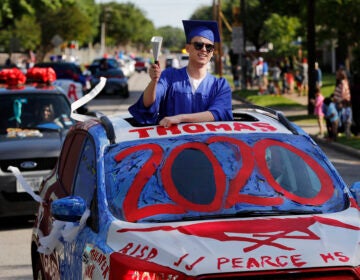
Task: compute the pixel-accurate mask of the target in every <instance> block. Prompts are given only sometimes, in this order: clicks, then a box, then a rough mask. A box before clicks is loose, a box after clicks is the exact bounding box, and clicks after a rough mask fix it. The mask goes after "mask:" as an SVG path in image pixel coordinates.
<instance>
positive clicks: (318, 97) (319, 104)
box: [310, 88, 325, 137]
mask: <svg viewBox="0 0 360 280" xmlns="http://www.w3.org/2000/svg"><path fill="white" fill-rule="evenodd" d="M310 101H311V103H312V104H313V105H314V115H315V116H316V118H317V122H318V126H319V134H318V135H319V137H324V132H325V128H324V112H323V104H324V96H323V95H322V93H321V90H320V88H316V91H315V99H311V100H310Z"/></svg>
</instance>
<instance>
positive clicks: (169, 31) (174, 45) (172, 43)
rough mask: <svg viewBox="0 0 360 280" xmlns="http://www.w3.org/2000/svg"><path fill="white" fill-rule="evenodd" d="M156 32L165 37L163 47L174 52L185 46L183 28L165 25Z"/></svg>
mask: <svg viewBox="0 0 360 280" xmlns="http://www.w3.org/2000/svg"><path fill="white" fill-rule="evenodd" d="M156 33H158V34H159V35H160V36H162V37H163V43H162V47H163V48H165V49H169V50H170V51H172V52H180V51H181V50H182V49H183V48H184V46H185V34H184V31H183V29H181V28H176V27H171V26H164V27H160V28H158V29H157V31H156Z"/></svg>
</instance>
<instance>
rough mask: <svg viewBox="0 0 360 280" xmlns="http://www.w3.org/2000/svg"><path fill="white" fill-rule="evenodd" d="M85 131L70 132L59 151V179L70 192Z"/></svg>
mask: <svg viewBox="0 0 360 280" xmlns="http://www.w3.org/2000/svg"><path fill="white" fill-rule="evenodd" d="M85 139H86V133H72V132H70V133H69V134H68V135H67V137H66V139H65V141H64V143H63V147H62V150H61V153H60V158H59V164H58V175H59V178H58V179H59V181H60V182H61V184H62V186H63V187H64V188H65V189H66V191H67V192H68V193H72V190H73V183H74V182H75V174H76V171H77V167H78V162H79V161H80V155H81V152H82V150H83V146H84V141H85Z"/></svg>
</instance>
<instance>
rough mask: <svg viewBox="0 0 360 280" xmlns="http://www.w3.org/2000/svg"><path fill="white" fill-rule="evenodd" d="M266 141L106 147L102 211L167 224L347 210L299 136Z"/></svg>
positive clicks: (219, 139)
mask: <svg viewBox="0 0 360 280" xmlns="http://www.w3.org/2000/svg"><path fill="white" fill-rule="evenodd" d="M273 137H274V138H273V139H263V136H261V135H254V134H252V135H251V136H249V135H247V134H246V135H245V134H244V135H236V137H235V136H231V137H230V136H226V135H223V136H218V135H216V136H203V137H201V138H200V137H198V138H196V140H195V139H191V138H185V137H184V138H181V137H180V138H177V140H176V141H175V140H174V139H171V138H170V139H157V140H156V141H153V142H151V141H144V140H141V141H139V142H136V143H135V142H131V143H130V144H126V143H121V144H119V145H117V146H113V147H111V149H109V151H108V152H107V153H106V159H105V166H106V169H107V170H106V179H105V180H106V188H107V199H108V201H109V209H110V211H111V212H112V213H113V214H114V215H115V216H116V217H118V218H119V219H124V220H128V221H139V220H140V221H151V220H156V221H168V220H182V219H196V218H197V217H202V218H206V217H209V218H210V217H214V216H216V217H217V216H237V215H241V213H248V212H249V211H251V212H254V213H257V215H260V214H259V213H264V212H273V213H274V212H275V211H277V212H286V213H287V212H289V213H290V212H291V213H295V212H303V211H307V212H312V213H317V212H325V213H331V212H334V211H339V210H341V209H344V207H345V206H346V205H348V199H347V198H346V195H345V194H344V191H343V188H344V187H345V185H344V183H343V182H341V181H339V180H338V176H337V175H336V171H335V170H333V169H331V168H330V167H329V166H328V164H327V162H326V161H324V156H323V154H322V153H321V151H320V150H318V148H316V147H314V146H313V145H311V143H309V142H308V140H306V139H305V138H302V141H299V140H296V139H298V138H299V137H298V136H296V137H297V138H296V137H292V136H291V135H286V142H284V138H281V135H279V136H278V135H274V136H273ZM300 138H301V137H300ZM292 141H293V142H292ZM289 143H292V144H291V145H290V144H289Z"/></svg>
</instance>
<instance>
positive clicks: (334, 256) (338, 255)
mask: <svg viewBox="0 0 360 280" xmlns="http://www.w3.org/2000/svg"><path fill="white" fill-rule="evenodd" d="M320 257H321V258H322V259H323V260H324V261H325V262H326V263H328V262H330V261H336V260H338V261H340V262H348V261H349V260H350V258H349V257H348V256H345V255H344V254H343V253H342V252H334V253H327V254H320Z"/></svg>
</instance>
